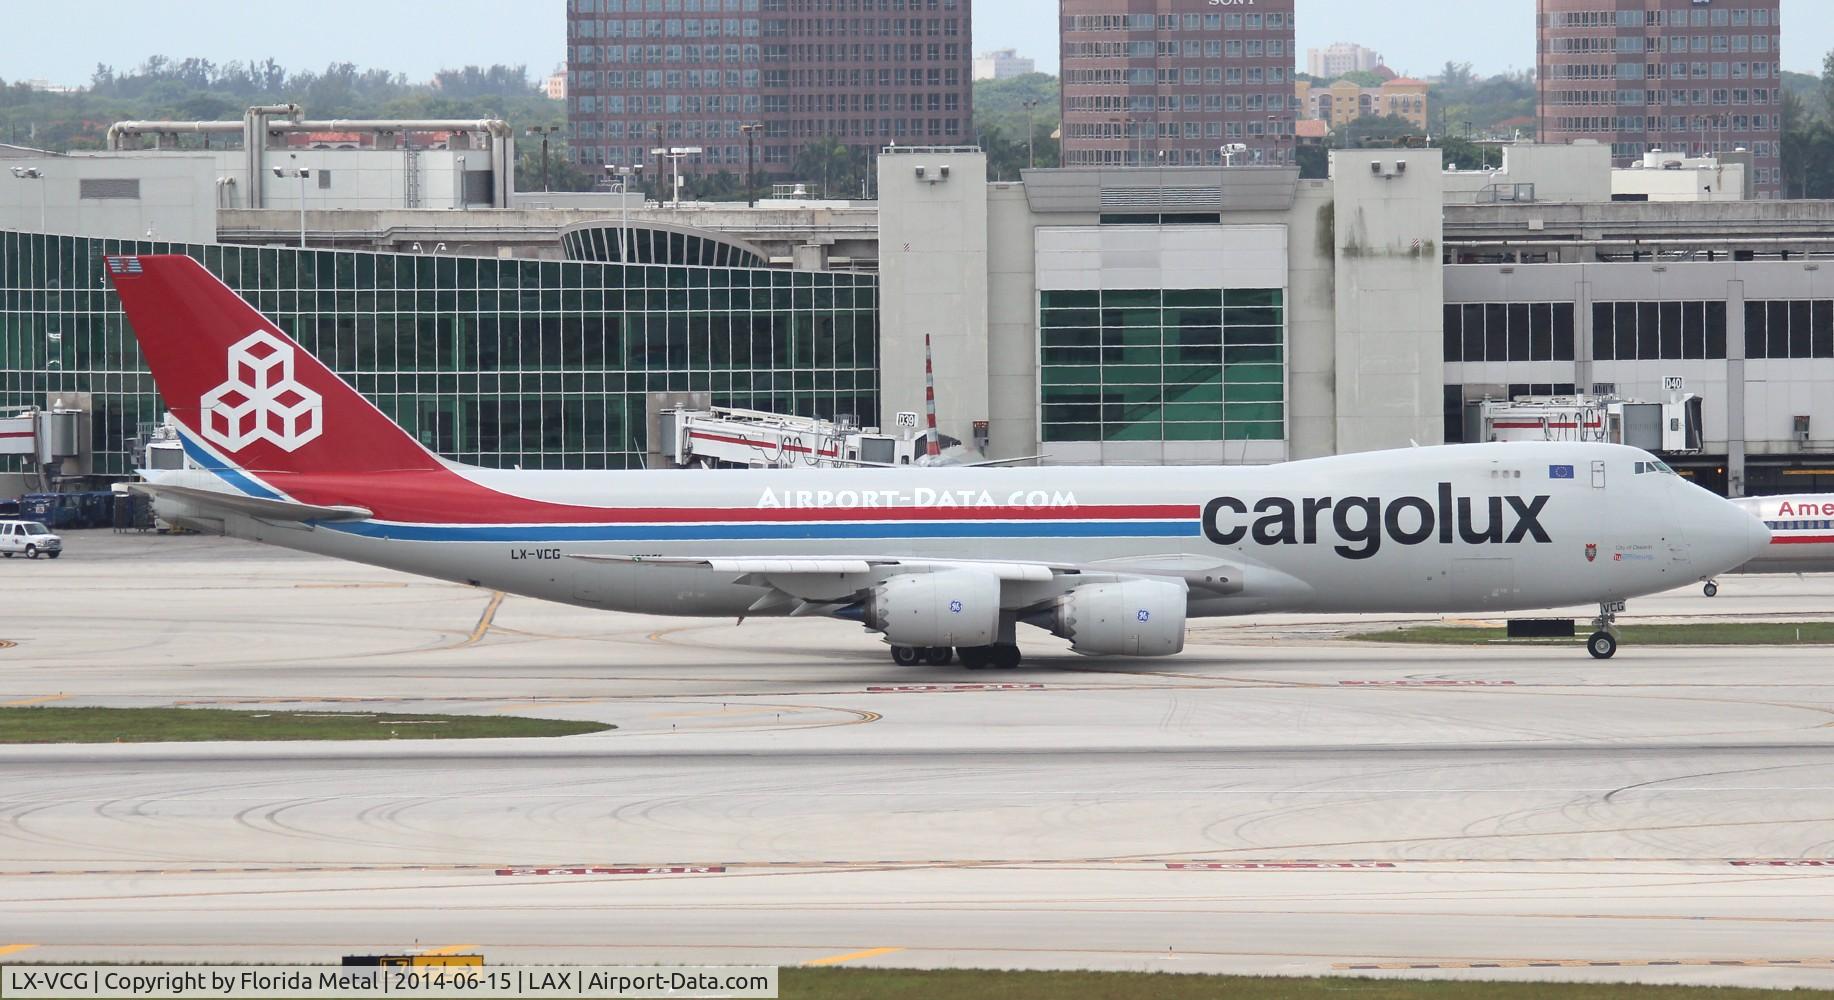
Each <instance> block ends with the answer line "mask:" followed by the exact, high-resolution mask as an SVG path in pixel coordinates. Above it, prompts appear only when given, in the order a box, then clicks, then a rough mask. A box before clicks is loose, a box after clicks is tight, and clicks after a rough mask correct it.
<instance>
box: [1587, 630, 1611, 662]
mask: <svg viewBox="0 0 1834 1000" xmlns="http://www.w3.org/2000/svg"><path fill="white" fill-rule="evenodd" d="M1586 652H1588V653H1591V654H1592V658H1593V659H1595V660H1609V659H1611V658H1612V657H1613V656H1616V655H1617V636H1614V635H1612V634H1611V633H1609V632H1594V633H1592V637H1591V638H1589V639H1587V640H1586Z"/></svg>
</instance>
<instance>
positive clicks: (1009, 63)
mask: <svg viewBox="0 0 1834 1000" xmlns="http://www.w3.org/2000/svg"><path fill="white" fill-rule="evenodd" d="M1037 69H1038V62H1037V60H1035V59H1032V58H1030V57H1029V56H1022V55H1020V54H1019V50H1018V49H995V50H994V51H992V52H983V53H981V54H980V55H978V56H975V57H974V78H975V79H976V80H1010V79H1012V78H1013V77H1015V76H1024V75H1025V74H1027V73H1033V72H1036V71H1037Z"/></svg>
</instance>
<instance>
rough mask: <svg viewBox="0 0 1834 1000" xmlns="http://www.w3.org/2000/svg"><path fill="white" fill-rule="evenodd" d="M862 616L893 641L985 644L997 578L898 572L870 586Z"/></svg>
mask: <svg viewBox="0 0 1834 1000" xmlns="http://www.w3.org/2000/svg"><path fill="white" fill-rule="evenodd" d="M864 612H865V613H864V615H863V616H862V620H863V621H864V622H865V624H866V627H867V628H869V629H872V630H874V631H877V632H883V633H885V637H886V638H887V639H890V640H891V641H892V644H893V645H896V646H991V645H993V644H994V643H995V642H996V641H997V640H998V637H999V634H1000V578H999V577H997V576H994V575H993V574H992V573H982V572H978V571H976V570H971V569H951V570H943V571H942V572H939V573H903V574H900V575H898V576H894V577H892V578H890V579H888V580H886V581H885V582H884V583H881V584H879V585H878V586H876V587H874V588H873V591H872V596H871V597H868V598H867V599H866V607H865V609H864Z"/></svg>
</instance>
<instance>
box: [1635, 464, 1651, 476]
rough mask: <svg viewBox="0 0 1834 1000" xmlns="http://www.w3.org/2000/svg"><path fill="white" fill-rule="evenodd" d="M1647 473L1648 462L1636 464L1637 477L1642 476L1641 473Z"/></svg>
mask: <svg viewBox="0 0 1834 1000" xmlns="http://www.w3.org/2000/svg"><path fill="white" fill-rule="evenodd" d="M1648 471H1649V463H1648V462H1638V463H1637V475H1639V476H1640V475H1642V474H1643V473H1645V472H1648Z"/></svg>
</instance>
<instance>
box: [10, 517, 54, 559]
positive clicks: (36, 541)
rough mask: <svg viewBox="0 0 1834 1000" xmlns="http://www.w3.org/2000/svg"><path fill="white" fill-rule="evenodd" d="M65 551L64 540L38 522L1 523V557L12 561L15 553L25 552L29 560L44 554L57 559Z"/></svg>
mask: <svg viewBox="0 0 1834 1000" xmlns="http://www.w3.org/2000/svg"><path fill="white" fill-rule="evenodd" d="M63 551H64V540H63V539H62V538H59V537H57V536H56V535H53V534H52V533H51V529H50V528H47V527H45V526H44V525H42V524H39V523H38V522H37V521H0V556H5V557H6V558H8V559H11V558H13V553H15V552H23V553H25V557H26V558H27V559H37V558H38V556H39V554H40V553H43V554H44V555H46V556H49V557H50V558H52V559H56V558H57V557H58V556H60V555H62V554H63Z"/></svg>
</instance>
